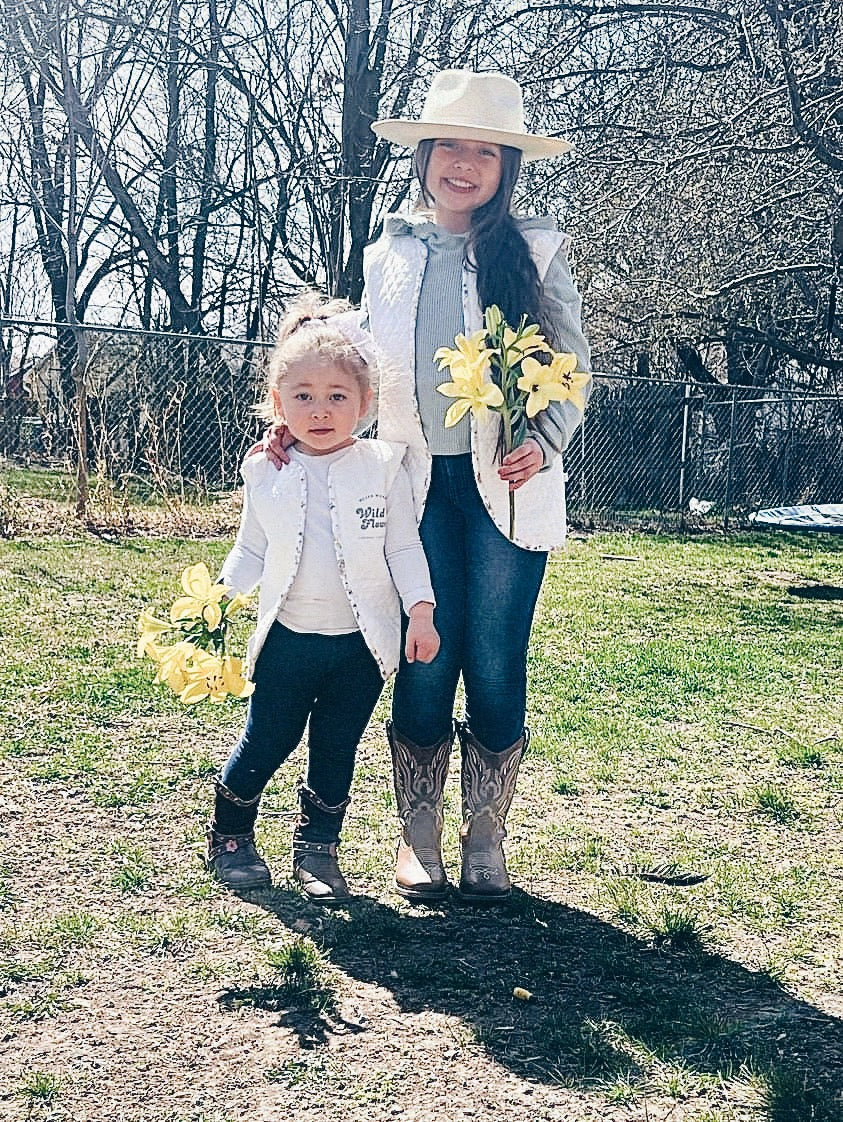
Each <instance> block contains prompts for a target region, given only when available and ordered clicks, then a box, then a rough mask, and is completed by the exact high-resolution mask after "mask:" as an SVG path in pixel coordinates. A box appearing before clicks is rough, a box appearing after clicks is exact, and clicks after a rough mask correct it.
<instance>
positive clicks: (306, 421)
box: [272, 355, 372, 456]
mask: <svg viewBox="0 0 843 1122" xmlns="http://www.w3.org/2000/svg"><path fill="white" fill-rule="evenodd" d="M272 397H273V400H274V402H275V412H276V414H277V415H278V418H279V419H280V420H283V421H284V422H285V424H286V425H287V428H288V429H289V430H290V432H291V433H292V435H293V436H294V437H295V438H296V442H297V444H298V447H299V448H300V449H301V450H302V452H305V453H307V454H308V455H311V456H324V455H326V454H327V453H328V452H336V451H338V450H339V449H340V448H345V447H347V446H348V445H349V444H351V443H352V434H353V432H354V430H355V428H356V427H357V423H358V421H359V420H360V418H361V417H363V416H364V415H365V413H366V412H367V411H368V408H369V405H370V403H371V400H372V391H371V390H367V391H366V392H364V391H363V390H362V389H361V387H360V383H359V382H358V380H357V379H356V378H355V377H354V375H353V374H351V373H349V372H348V371H346V370H345V369H344V368H343V367H342V366H339V365H338V364H337V363H335V362H332V361H331V359H329V358H318V357H317V358H315V359H314V358H312V357H310V356H307V355H303V356H302V357H301V358H298V359H294V360H293V361H292V362H291V363H290V365H289V366H288V367H287V372H286V374H285V376H284V378H283V380H282V381H281V382H280V383H279V384H278V385H277V386H276V387H275V388H274V389H273V391H272Z"/></svg>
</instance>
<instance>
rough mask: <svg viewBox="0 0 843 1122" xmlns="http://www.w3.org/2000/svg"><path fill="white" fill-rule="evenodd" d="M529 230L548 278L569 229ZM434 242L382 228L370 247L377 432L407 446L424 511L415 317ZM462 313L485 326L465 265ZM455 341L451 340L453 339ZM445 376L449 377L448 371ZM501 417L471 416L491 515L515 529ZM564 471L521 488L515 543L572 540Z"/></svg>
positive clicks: (368, 301)
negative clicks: (377, 355)
mask: <svg viewBox="0 0 843 1122" xmlns="http://www.w3.org/2000/svg"><path fill="white" fill-rule="evenodd" d="M523 234H524V237H525V238H526V240H527V243H528V245H529V246H530V252H531V254H532V256H533V260H534V261H535V263H536V268H537V269H538V273H539V278H540V279H541V280H544V277H545V274H546V273H547V269H548V266H549V265H550V262H551V261H552V259H553V257H554V255H555V254H556V252H557V251H558V249H559V247H560V246H562V245H564V244H565V243H566V242H567V240H568V238H567V235H565V234H562V233H559V232H558V231H556V230H524V231H523ZM426 260H427V246H426V244H425V243H424V242H423V241H422V240H421V239H419V238H415V237H413V236H412V235H410V234H401V235H390V234H384V235H382V236H381V237H380V238H379V239H378V240H377V241H376V242H375V243H374V244H373V245H371V246H368V247H367V249H366V250H365V254H364V260H363V275H364V279H365V295H364V301H365V310H366V313H367V315H368V321H369V330H370V331H371V333H372V335H373V336H374V338H375V341H376V342H377V344H378V346H379V348H380V350H381V352H382V353H383V355H384V358H385V361H384V364H383V366H384V369H383V370H382V371H381V377H380V388H379V393H378V436H380V437H381V438H382V439H384V440H391V441H399V442H400V443H402V444H405V445H406V446H407V452H406V455H405V458H404V463H405V464H406V466H407V470H408V471H409V474H410V481H411V483H412V485H413V497H414V501H415V505H416V515H417V517H418V518H421V515H422V512H423V510H424V501H425V497H426V495H427V489H428V486H429V485H430V464H431V455H430V452H429V451H428V447H427V442H426V441H425V438H424V432H423V430H422V424H421V419H420V417H419V411H418V403H417V401H416V379H415V367H416V356H415V323H416V311H417V308H418V302H419V293H420V291H421V283H422V277H423V275H424V267H425V262H426ZM462 289H463V312H464V316H465V328H466V334H471V332H473V331H479V330H480V328H481V327H482V326H483V312H482V309H481V307H480V303H479V299H478V296H477V285H476V282H475V278H474V274H473V273H471V272H469V271H468V270H467V269H465V268H463V283H462ZM447 342H450V341H447ZM442 380H443V382H445V381H448V375H447V372H443V375H442ZM500 424H501V420H500V417H499V416H498V415H497V414H496V413H491V414H489V415H488V420H487V421H486V422H483V421H478V420H477V419H476V418H475V417H474V416H472V417H471V456H472V462H473V464H474V474H475V477H476V479H477V487H478V490H479V492H480V495H481V497H482V499H483V503H484V505H485V507H486V509H487V510H488V512H489V515H490V517H491V518H492V521H493V522H494V523H495V525H496V526H497V528H498V529H499V530H500V532H501V533H502V534H504V535H506V536H508V535H509V487H508V485H507V484H506V483H504V481H503V480H502V479H501V478H500V476H499V475H498V467H499V464H498V461H497V457H496V455H495V449H496V447H497V440H498V430H499V428H500ZM565 529H566V523H565V472H564V469H563V466H562V457H561V456H554V457H553V458H552V461H551V463H550V465H549V467H548V468H547V469H546V470H544V471H541V472H538V473H537V474H536V475H534V476H533V477H532V479H530V480H528V482H527V483H525V484H524V486H523V487H521V488H519V489H518V490H517V491H516V492H515V535H514V541H515V543H516V545H519V546H521V548H522V549H533V550H551V549H556V548H558V547H559V546H561V545H563V544H564V542H565Z"/></svg>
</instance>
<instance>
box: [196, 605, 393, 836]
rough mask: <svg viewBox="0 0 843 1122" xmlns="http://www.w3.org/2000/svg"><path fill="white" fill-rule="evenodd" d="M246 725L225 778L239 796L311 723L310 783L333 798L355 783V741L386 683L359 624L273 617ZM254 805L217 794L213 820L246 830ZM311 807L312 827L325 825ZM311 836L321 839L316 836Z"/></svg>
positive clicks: (266, 776)
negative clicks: (289, 623) (300, 628)
mask: <svg viewBox="0 0 843 1122" xmlns="http://www.w3.org/2000/svg"><path fill="white" fill-rule="evenodd" d="M254 682H255V691H254V693H253V694H252V696H251V697H250V699H249V712H248V715H247V718H246V727H245V729H244V730H243V734H242V736H241V737H240V740H239V742H238V743H237V745H236V746H235V748H234V750H233V752H232V753H231V756H230V758H229V760H228V763H227V764H226V765H225V768H224V769H223V772H222V775H221V776H220V779H221V780H222V782H223V783H224V784H225V786H226V787H228V789H229V790H230V791H232V792H233V794H235V795H236V796H237V797H238V798H240V799H244V800H249V799H253V798H255V797H256V796H258V795H260V794H261V792H262V791H263V789H264V787H266V785H267V783H268V782H269V780H270V779H271V777H272V775H273V774H274V773H275V771H276V770H277V769H278V767H279V766H280V765H281V764H282V763H283V762H284V760H286V759H287V757H288V756H289V755H290V753H291V752H292V751H293V749H294V748H295V747H296V745H297V744H298V743H299V741H300V740H301V738H302V734H303V733H304V729H305V725H306V724H307V721H308V718H309V719H310V728H309V731H308V758H307V786H308V787H309V788H310V789H311V790H312V791H313V792H314V793H315V794H317V795H318V796H319V798H320V799H321V800H322V801H323V802H325V803H327V804H328V805H329V806H337V805H339V804H340V803H341V802H343V801H344V800H345V798H346V797H347V796H348V792H349V790H350V788H351V779H352V775H353V772H354V758H355V755H356V752H357V745H358V744H359V742H360V738H361V736H362V735H363V732H364V730H365V728H366V725H367V724H368V723H369V718H370V717H371V715H372V710H373V709H374V708H375V705H376V704H377V700H378V698H379V697H380V694H381V690H382V689H383V679H382V678H381V674H380V670H379V669H378V665H377V663H376V662H375V659H374V657H373V656H372V653H371V652H370V650H369V648H368V647H367V646H366V643H365V640H364V639H363V636H362V635H361V634H360V632H359V631H355V632H352V633H351V634H349V635H316V634H311V633H307V634H303V633H300V632H297V631H290V630H289V629H288V628H286V627H284V626H283V625H282V624H280V623H277V622H276V623H274V624H273V625H272V628H271V630H270V632H269V635H268V636H267V638H266V642H265V643H264V645H263V648H262V649H261V652H260V654H259V655H258V659H257V663H256V665H255V673H254ZM256 813H257V812H256V808H253V807H238V806H237V805H236V804H235V803H232V802H231V801H230V800H228V799H224V798H222V797H218V798H217V802H216V809H215V814H214V819H215V828H216V829H217V830H218V831H219V832H220V833H222V834H235V833H241V832H246V831H247V830H250V829H251V828H252V825H253V824H254V820H255V815H256ZM319 817H320V814H319V813H317V812H314V815H313V816H312V818H313V825H314V826H315V827H316V830H315V831H314V833H315V834H317V835H318V833H319V832H320V831H319V829H318V827H319V823H317V821H316V819H317V818H319ZM314 840H320V839H319V838H318V837H314Z"/></svg>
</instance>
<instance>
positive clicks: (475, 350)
mask: <svg viewBox="0 0 843 1122" xmlns="http://www.w3.org/2000/svg"><path fill="white" fill-rule="evenodd" d="M454 342H455V343H456V348H454V349H452V348H450V347H440V348H439V350H438V351H436V353H435V354H434V356H433V361H434V362H438V363H439V369H440V370H444V369H445V367H449V368H450V371H451V377H452V378H454V379H455V380H456V379H457V378H467V377H471V376H473V375H474V373H475V372H482V371H483V370H485V369H486V368H487V367H488V365H489V357H490V356H491V355H492V354H493V353H494V352H493V351H490V350H489V349H488V347H487V346H486V345H485V344H486V332H485V331H484V330H480V331H475V332H474V333H473V334H472V335H469V336H468V337H466V336H465V335H458V336H457V337H456V339H455V340H454Z"/></svg>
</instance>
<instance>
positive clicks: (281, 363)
mask: <svg viewBox="0 0 843 1122" xmlns="http://www.w3.org/2000/svg"><path fill="white" fill-rule="evenodd" d="M351 311H353V308H352V306H351V304H349V302H348V301H347V300H325V299H324V298H323V297H322V296H320V295H319V293H318V292H305V293H303V294H302V295H301V296H299V297H297V298H296V299H295V300H294V301H293V302H292V303H291V304H290V305H289V306H288V308H287V313H286V315H285V316H284V318H283V319H282V320H281V326H280V327H279V329H278V338H277V340H276V342H275V347H274V348H273V351H272V354H271V355H270V358H269V369H268V372H267V385H266V394H265V396H264V399H263V401H262V402H261V403H260V404H259V405H258V406H257V407H256V409H255V412H256V413H257V414H258V416H259V417H263V418H264V419H265V420H268V421H272V420H274V419H275V402H274V398H273V390H276V389H277V388H278V386H279V385H280V384H281V383H282V382H283V381H284V379H285V378H286V376H287V371H288V369H289V367H290V366H291V365H292V363H294V362H297V361H298V360H299V359H301V358H304V357H305V356H310V357H312V358H314V359H327V360H328V361H329V362H334V363H336V364H337V366H339V367H340V368H341V369H342V370H344V371H345V372H346V373H347V374H349V375H351V377H353V378H354V379H355V381H356V382H357V385H358V386H359V388H360V396H361V398H366V396H367V395H368V393H369V390H371V389H374V385H373V382H374V379H375V376H376V373H377V372H376V371H375V370H374V369H373V368H372V365H371V363H369V362H367V361H366V359H365V358H364V357H363V355H362V354H361V353H360V351H359V350H358V348H357V347H356V346H355V344H354V343H353V342H352V341H351V339H350V338H349V337H348V335H347V334H345V333H344V332H343V330H341V328H340V327H339V326H338V325H337V324H336V323H332V322H331V320H332V317H334V316H338V315H341V314H343V313H348V312H351Z"/></svg>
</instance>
